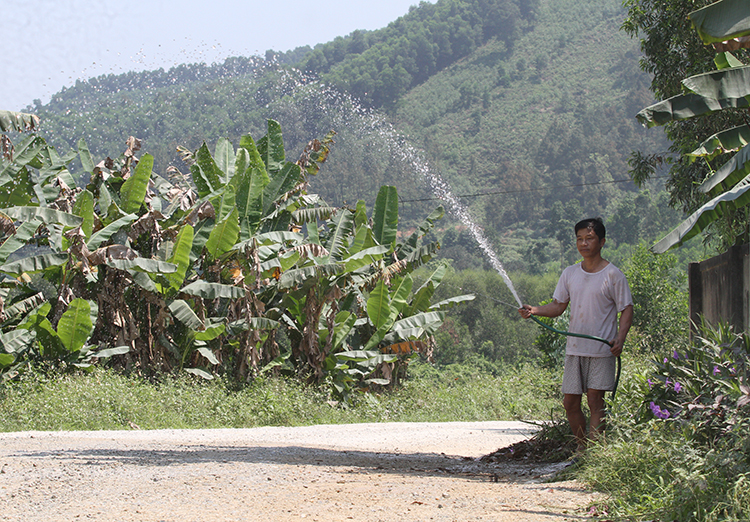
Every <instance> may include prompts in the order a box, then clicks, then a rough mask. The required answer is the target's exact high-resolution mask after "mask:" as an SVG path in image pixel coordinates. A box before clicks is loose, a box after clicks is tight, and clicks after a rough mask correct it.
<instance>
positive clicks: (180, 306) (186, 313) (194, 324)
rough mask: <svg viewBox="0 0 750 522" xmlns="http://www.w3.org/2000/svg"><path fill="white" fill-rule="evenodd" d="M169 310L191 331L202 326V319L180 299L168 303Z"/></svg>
mask: <svg viewBox="0 0 750 522" xmlns="http://www.w3.org/2000/svg"><path fill="white" fill-rule="evenodd" d="M169 311H170V312H172V314H173V315H174V316H175V318H176V319H177V320H178V321H180V322H181V323H182V324H184V325H185V326H187V327H188V328H190V329H191V330H193V331H198V330H200V329H202V328H203V321H201V320H200V318H199V317H198V316H197V315H195V312H194V311H193V309H192V308H191V307H190V305H189V304H188V303H187V301H183V300H182V299H175V300H174V301H172V302H171V303H170V304H169Z"/></svg>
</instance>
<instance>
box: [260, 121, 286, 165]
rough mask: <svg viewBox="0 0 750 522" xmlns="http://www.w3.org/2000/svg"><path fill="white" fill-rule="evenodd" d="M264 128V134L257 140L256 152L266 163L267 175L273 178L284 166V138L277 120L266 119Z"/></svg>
mask: <svg viewBox="0 0 750 522" xmlns="http://www.w3.org/2000/svg"><path fill="white" fill-rule="evenodd" d="M266 128H267V133H266V135H265V136H263V137H262V138H261V139H259V140H258V153H259V154H260V157H261V158H262V159H263V163H265V165H266V171H267V172H268V175H269V176H270V177H271V178H273V177H274V175H275V173H277V172H278V171H280V170H281V169H282V168H284V166H285V158H286V153H285V152H284V138H283V136H282V135H281V125H279V122H277V121H274V120H268V121H267V122H266Z"/></svg>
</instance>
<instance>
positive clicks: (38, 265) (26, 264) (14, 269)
mask: <svg viewBox="0 0 750 522" xmlns="http://www.w3.org/2000/svg"><path fill="white" fill-rule="evenodd" d="M67 261H68V254H61V253H49V254H40V255H36V256H29V257H24V258H22V259H18V260H16V261H12V262H10V263H6V264H4V265H2V266H0V272H5V273H6V274H10V275H13V276H16V277H18V276H20V275H21V274H24V273H26V274H32V273H34V272H41V271H43V270H47V269H48V268H53V267H60V266H62V265H64V264H65V263H67Z"/></svg>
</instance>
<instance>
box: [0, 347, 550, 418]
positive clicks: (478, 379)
mask: <svg viewBox="0 0 750 522" xmlns="http://www.w3.org/2000/svg"><path fill="white" fill-rule="evenodd" d="M496 373H497V375H496V376H492V375H490V374H488V373H486V372H484V371H481V370H479V369H477V368H472V367H470V366H461V365H452V366H450V367H448V368H446V369H443V370H440V369H437V368H435V367H433V366H431V365H429V364H426V363H421V362H419V361H415V362H414V363H413V364H412V367H411V370H410V378H409V379H408V380H406V381H404V383H403V385H401V386H399V387H398V388H397V389H395V390H393V391H392V392H390V393H387V394H375V393H373V394H368V395H366V396H365V395H358V396H356V397H355V398H354V399H355V400H354V401H353V402H352V403H351V404H350V405H349V406H348V407H346V408H342V407H339V405H337V404H336V403H335V402H334V401H330V400H328V397H329V394H330V390H329V389H328V388H327V387H326V386H317V385H308V384H305V383H302V382H301V381H299V380H298V379H291V378H284V377H280V376H273V375H270V374H265V375H263V376H261V377H259V378H257V379H254V380H253V381H252V382H251V383H246V384H244V383H237V382H236V381H235V380H233V379H230V378H228V377H226V376H225V377H219V378H216V379H214V380H211V381H207V380H204V379H200V378H197V377H195V376H193V375H189V374H185V373H183V374H179V375H168V374H161V375H160V376H159V377H158V378H157V379H154V378H145V377H139V376H138V375H137V374H132V375H129V376H125V375H123V374H122V373H121V372H115V371H112V370H111V369H106V368H101V367H95V368H92V370H91V371H90V372H88V373H82V372H78V373H65V374H62V373H60V372H58V371H56V370H52V369H47V370H46V371H38V370H37V371H32V372H27V373H24V374H23V375H21V376H19V378H18V379H16V380H14V381H12V382H6V383H4V384H2V385H0V400H2V403H3V408H2V410H0V431H2V432H8V431H28V430H51V431H57V430H107V429H109V430H117V429H131V428H132V426H133V425H137V426H138V427H140V428H141V429H145V430H148V429H208V428H251V427H257V426H301V425H312V424H341V423H358V422H388V421H391V422H458V421H483V420H514V419H518V418H530V419H538V418H546V416H548V415H549V411H550V410H551V409H552V408H553V407H555V406H556V405H557V404H559V396H558V395H559V382H558V379H559V376H558V375H556V374H555V373H552V372H547V371H541V372H540V371H539V370H538V369H537V368H534V367H533V366H523V367H520V368H511V367H506V368H504V369H502V368H498V369H497V372H496Z"/></svg>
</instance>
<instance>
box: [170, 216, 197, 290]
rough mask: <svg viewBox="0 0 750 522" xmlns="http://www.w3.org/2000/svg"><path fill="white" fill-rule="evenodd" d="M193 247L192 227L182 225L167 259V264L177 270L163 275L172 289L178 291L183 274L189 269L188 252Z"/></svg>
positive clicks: (183, 277) (183, 278)
mask: <svg viewBox="0 0 750 522" xmlns="http://www.w3.org/2000/svg"><path fill="white" fill-rule="evenodd" d="M192 247H193V227H192V226H190V225H187V224H186V225H183V226H182V228H181V229H180V232H179V233H178V234H177V237H176V238H175V240H174V245H173V247H172V256H171V257H170V258H169V262H170V263H173V264H174V265H176V266H177V270H175V271H174V272H172V273H169V274H165V277H166V278H167V281H169V285H170V286H171V287H172V288H173V289H174V290H178V289H179V288H180V286H181V285H182V282H183V281H184V280H185V274H187V270H188V268H189V267H190V250H191V249H192Z"/></svg>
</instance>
